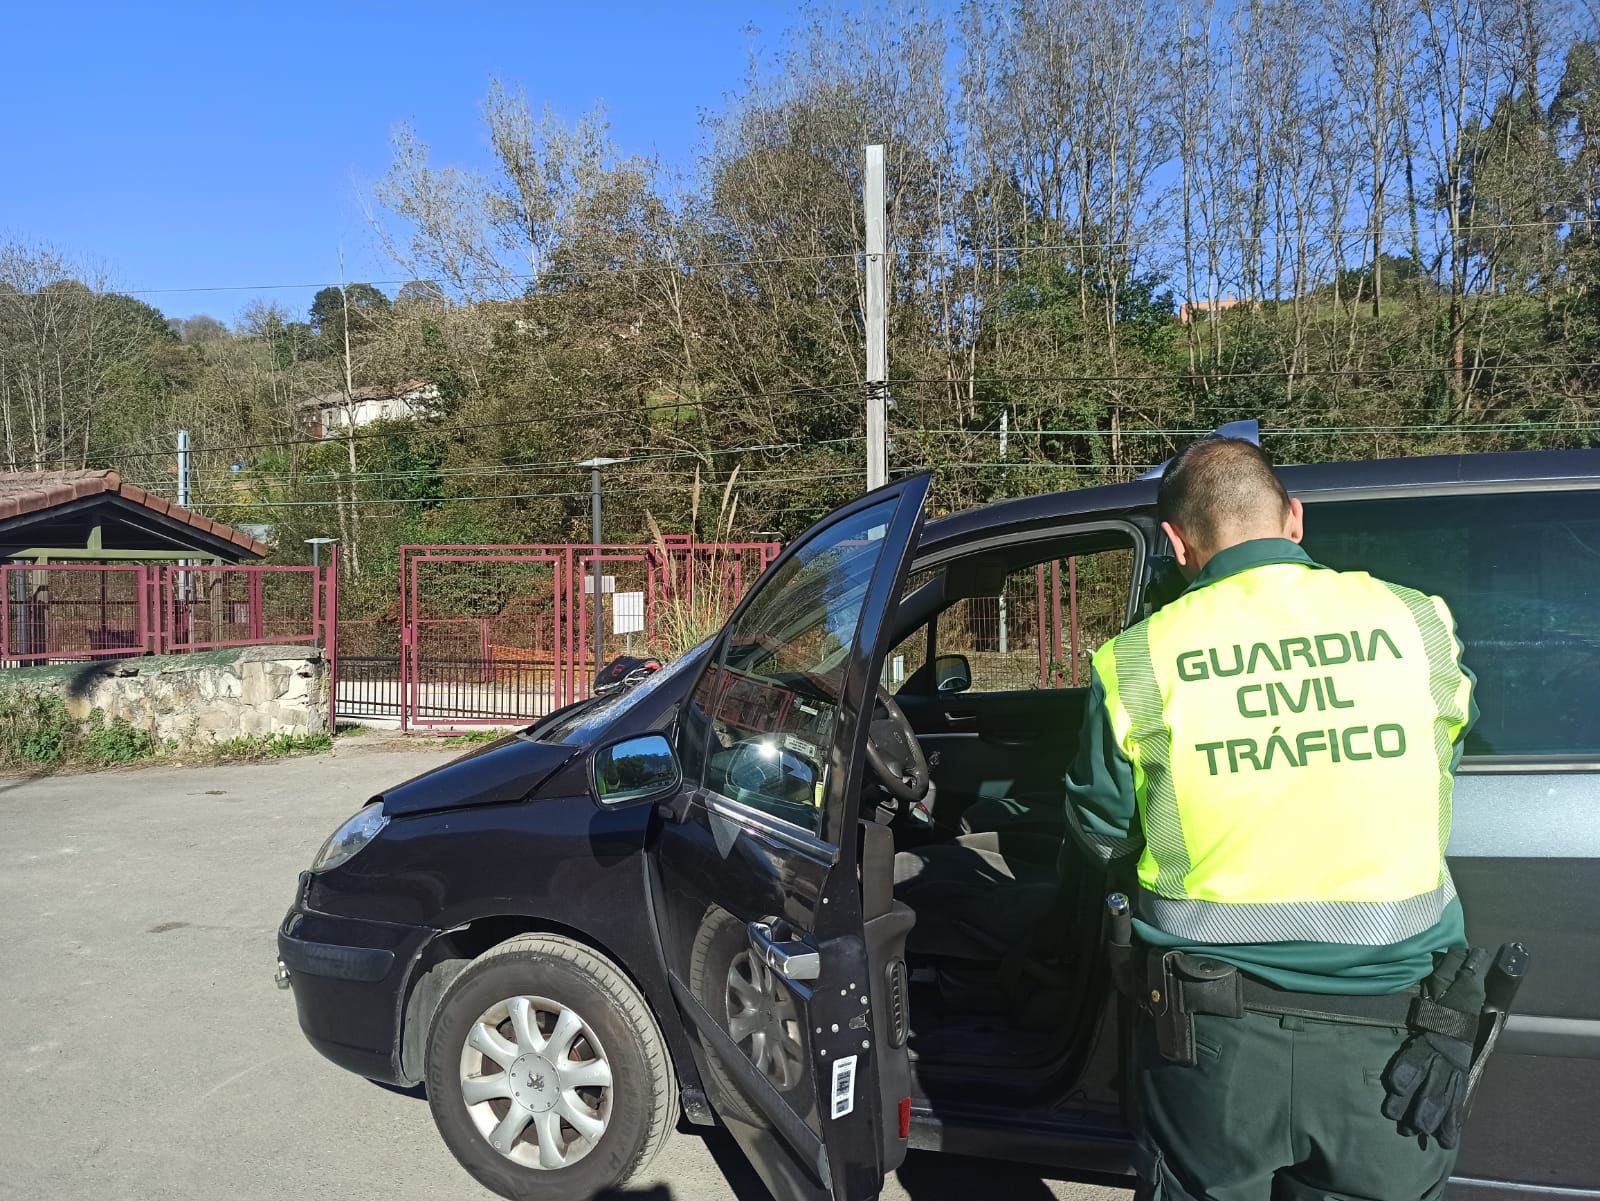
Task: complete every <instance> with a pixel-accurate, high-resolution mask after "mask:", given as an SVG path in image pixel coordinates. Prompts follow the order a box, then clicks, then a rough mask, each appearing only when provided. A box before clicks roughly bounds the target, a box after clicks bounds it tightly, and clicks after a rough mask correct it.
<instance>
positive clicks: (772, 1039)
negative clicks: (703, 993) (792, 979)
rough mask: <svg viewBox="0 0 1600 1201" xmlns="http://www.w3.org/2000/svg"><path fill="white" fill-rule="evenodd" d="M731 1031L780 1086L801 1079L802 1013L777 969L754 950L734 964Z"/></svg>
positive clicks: (742, 954)
mask: <svg viewBox="0 0 1600 1201" xmlns="http://www.w3.org/2000/svg"><path fill="white" fill-rule="evenodd" d="M728 1035H729V1037H731V1038H732V1039H733V1041H734V1042H736V1043H738V1044H739V1046H740V1048H741V1049H742V1050H743V1051H744V1053H745V1054H746V1055H748V1056H749V1057H750V1059H751V1061H752V1062H753V1063H754V1064H755V1065H756V1067H757V1068H758V1069H760V1071H761V1073H762V1074H763V1075H765V1076H766V1077H767V1079H768V1080H771V1081H772V1083H773V1084H775V1085H776V1086H777V1087H778V1088H780V1089H785V1090H787V1089H791V1088H793V1087H794V1086H795V1085H796V1084H798V1083H799V1082H800V1075H801V1065H802V1063H803V1062H804V1058H803V1052H802V1051H801V1048H800V1014H799V1011H798V1010H797V1009H796V1008H795V1004H794V998H793V997H792V996H790V995H789V990H788V989H787V988H785V987H784V986H783V984H782V983H781V982H780V981H779V980H778V978H777V977H776V976H774V975H773V973H772V970H771V969H770V968H768V967H767V965H766V964H764V963H762V962H761V961H760V960H759V959H757V958H756V957H755V956H754V955H751V954H750V953H749V952H748V951H741V952H740V953H739V954H738V955H735V956H734V958H733V963H732V964H730V965H729V967H728Z"/></svg>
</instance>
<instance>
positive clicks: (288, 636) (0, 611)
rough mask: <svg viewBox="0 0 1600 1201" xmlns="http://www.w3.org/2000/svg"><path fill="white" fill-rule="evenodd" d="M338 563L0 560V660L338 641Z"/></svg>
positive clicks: (16, 661) (21, 661)
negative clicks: (230, 564)
mask: <svg viewBox="0 0 1600 1201" xmlns="http://www.w3.org/2000/svg"><path fill="white" fill-rule="evenodd" d="M337 592H338V583H337V569H336V567H335V565H334V563H332V562H330V563H329V565H328V566H326V567H267V566H262V565H258V564H252V565H249V566H241V567H215V566H205V567H198V566H189V565H180V564H172V565H164V564H162V565H150V566H145V565H143V564H121V563H117V564H109V563H51V564H45V565H40V564H34V563H5V564H0V666H19V665H22V664H32V663H65V662H73V661H77V660H84V659H118V658H126V657H127V656H130V655H157V654H165V653H178V652H184V651H195V650H208V649H212V648H219V647H234V646H259V645H263V644H269V643H280V642H281V643H306V644H314V645H317V646H321V647H325V648H332V647H334V646H335V644H336V638H335V632H334V624H335V623H334V620H333V615H334V612H335V607H336V605H337Z"/></svg>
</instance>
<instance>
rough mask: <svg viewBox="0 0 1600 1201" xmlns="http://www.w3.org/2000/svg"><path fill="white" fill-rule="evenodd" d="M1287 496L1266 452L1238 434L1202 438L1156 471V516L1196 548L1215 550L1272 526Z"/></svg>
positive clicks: (1284, 512)
mask: <svg viewBox="0 0 1600 1201" xmlns="http://www.w3.org/2000/svg"><path fill="white" fill-rule="evenodd" d="M1288 512H1289V494H1288V493H1287V492H1286V491H1284V487H1283V483H1282V481H1280V480H1279V479H1278V474H1277V472H1275V471H1274V470H1273V469H1272V460H1271V459H1270V458H1269V457H1268V456H1267V452H1266V451H1264V450H1262V449H1261V448H1260V447H1259V446H1257V445H1256V444H1255V443H1254V442H1246V441H1245V440H1244V439H1242V438H1202V439H1201V440H1200V441H1198V442H1191V443H1189V445H1188V446H1185V447H1184V448H1183V449H1182V450H1180V451H1179V452H1178V453H1177V454H1176V455H1175V456H1173V458H1172V461H1171V462H1169V463H1168V464H1167V467H1166V470H1165V471H1163V472H1162V473H1161V486H1160V488H1158V489H1157V491H1156V514H1157V516H1158V517H1159V518H1160V519H1161V520H1162V521H1170V522H1171V523H1172V524H1173V525H1175V526H1177V527H1178V529H1180V530H1182V531H1183V533H1184V535H1185V536H1186V538H1188V539H1189V540H1192V541H1193V542H1194V543H1195V544H1196V545H1197V546H1198V547H1199V548H1200V549H1201V550H1204V551H1207V552H1215V551H1218V550H1222V549H1223V548H1224V547H1227V546H1231V545H1233V544H1234V543H1235V542H1241V541H1244V539H1245V537H1248V536H1252V535H1254V534H1256V532H1257V531H1259V530H1261V529H1263V528H1267V527H1271V526H1276V525H1278V524H1279V523H1281V522H1282V521H1283V519H1284V518H1285V517H1286V516H1287V515H1288Z"/></svg>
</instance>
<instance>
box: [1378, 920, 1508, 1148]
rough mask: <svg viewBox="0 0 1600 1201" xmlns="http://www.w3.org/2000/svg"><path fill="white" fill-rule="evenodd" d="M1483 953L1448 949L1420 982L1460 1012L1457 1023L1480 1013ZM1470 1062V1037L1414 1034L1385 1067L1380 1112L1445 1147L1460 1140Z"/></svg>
mask: <svg viewBox="0 0 1600 1201" xmlns="http://www.w3.org/2000/svg"><path fill="white" fill-rule="evenodd" d="M1487 958H1488V955H1487V953H1486V952H1484V951H1482V950H1479V949H1478V948H1473V949H1472V950H1470V951H1469V950H1467V949H1466V948H1456V949H1453V950H1450V951H1446V952H1445V953H1444V954H1443V955H1442V956H1441V957H1440V959H1439V963H1438V965H1437V966H1436V967H1435V968H1434V972H1433V975H1431V976H1429V977H1428V979H1427V980H1425V981H1423V985H1422V995H1423V996H1424V997H1425V998H1427V1000H1429V1001H1431V1002H1434V1003H1436V1004H1437V1005H1438V1006H1439V1007H1442V1008H1443V1009H1445V1010H1453V1011H1454V1012H1455V1013H1457V1014H1460V1015H1462V1017H1463V1020H1461V1021H1460V1022H1459V1023H1458V1025H1459V1026H1461V1027H1463V1028H1467V1029H1470V1028H1474V1027H1475V1025H1476V1022H1477V1019H1478V1015H1479V1014H1481V1013H1482V1012H1483V975H1482V968H1483V965H1484V961H1485V960H1486V959H1487ZM1471 1067H1472V1040H1471V1039H1469V1038H1468V1039H1464V1038H1457V1037H1455V1036H1454V1035H1452V1034H1446V1033H1443V1032H1441V1031H1438V1030H1421V1031H1419V1032H1418V1033H1416V1034H1414V1035H1412V1036H1411V1037H1410V1038H1408V1039H1407V1040H1406V1041H1405V1044H1404V1045H1403V1046H1401V1048H1400V1050H1399V1051H1398V1052H1396V1054H1395V1057H1394V1058H1393V1059H1391V1060H1390V1061H1389V1066H1388V1067H1386V1068H1385V1069H1384V1071H1383V1086H1384V1088H1385V1089H1386V1090H1387V1093H1388V1095H1387V1096H1385V1097H1384V1099H1383V1116H1384V1117H1386V1118H1390V1119H1393V1121H1394V1122H1395V1123H1396V1124H1397V1125H1398V1126H1399V1128H1400V1133H1401V1134H1405V1135H1432V1136H1433V1137H1434V1138H1435V1139H1437V1140H1438V1142H1439V1145H1440V1146H1441V1147H1444V1148H1446V1149H1449V1148H1452V1147H1454V1146H1455V1145H1456V1144H1457V1143H1458V1142H1459V1141H1460V1139H1461V1119H1462V1116H1463V1113H1464V1111H1465V1109H1466V1104H1467V1076H1468V1072H1469V1071H1470V1069H1471Z"/></svg>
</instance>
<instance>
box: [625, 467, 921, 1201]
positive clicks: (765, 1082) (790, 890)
mask: <svg viewBox="0 0 1600 1201" xmlns="http://www.w3.org/2000/svg"><path fill="white" fill-rule="evenodd" d="M927 491H928V479H927V477H926V476H919V477H917V478H915V479H909V480H904V481H901V482H899V483H896V484H893V485H890V486H889V487H886V488H881V489H879V490H877V491H875V492H872V493H869V494H868V495H866V496H864V497H862V498H861V499H860V500H857V501H855V502H853V503H851V504H849V505H847V506H845V507H844V508H842V509H839V510H837V511H836V512H834V513H832V514H830V515H829V516H828V517H827V518H825V519H824V520H822V521H821V522H819V523H818V524H817V525H816V526H814V527H812V528H811V529H810V530H808V531H807V532H806V533H805V534H804V535H803V536H802V537H801V538H799V539H798V540H796V541H795V542H794V543H792V544H791V545H790V546H789V548H788V549H787V550H786V551H785V552H784V553H783V555H782V556H780V557H779V559H778V560H777V561H776V562H775V563H774V564H773V567H772V568H771V570H770V571H768V572H767V574H766V575H764V576H763V577H762V579H761V581H760V583H759V584H758V585H757V586H756V587H755V588H754V589H753V590H752V592H751V593H750V594H749V595H748V596H747V597H746V598H745V599H744V601H743V602H742V603H741V604H740V606H739V608H738V609H737V610H736V611H735V613H734V615H733V617H732V618H731V619H730V620H729V622H728V625H727V626H726V627H725V628H724V630H723V632H722V634H721V635H720V636H719V639H718V642H717V645H716V646H715V648H714V650H713V654H712V656H711V658H710V659H709V660H708V662H707V665H706V667H705V668H704V669H703V671H702V675H701V677H700V679H699V681H698V683H697V684H696V686H695V688H694V690H693V692H692V694H691V696H690V698H689V699H688V700H687V701H686V703H685V706H684V712H683V713H682V714H681V715H680V716H679V719H678V729H677V733H676V752H677V755H678V758H679V760H680V764H681V766H682V769H683V775H684V783H683V787H682V789H681V790H680V792H679V793H678V794H677V795H676V796H675V797H673V798H672V799H671V800H670V801H668V802H664V803H663V805H662V806H661V813H660V821H659V823H658V827H657V830H656V832H655V836H654V839H653V845H652V848H651V855H650V859H651V871H652V889H653V897H654V908H655V917H656V920H657V923H658V926H659V929H660V932H661V943H662V951H663V953H664V956H665V959H666V965H667V969H668V974H669V977H670V979H671V984H672V989H673V994H674V998H675V1000H676V1001H677V1004H678V1007H679V1009H680V1010H681V1011H682V1014H683V1017H684V1024H685V1027H686V1029H687V1030H688V1033H689V1036H690V1039H691V1043H692V1045H693V1047H694V1050H695V1055H696V1059H697V1061H698V1066H699V1069H700V1075H701V1078H702V1080H704V1081H705V1084H706V1089H707V1093H708V1095H709V1099H710V1101H711V1104H712V1106H713V1108H714V1109H715V1110H716V1111H717V1114H718V1115H719V1116H720V1117H721V1119H722V1120H723V1122H724V1123H725V1124H726V1125H727V1127H728V1128H729V1130H731V1131H732V1133H733V1135H734V1137H735V1138H736V1139H737V1140H738V1143H739V1145H740V1146H741V1147H742V1148H743V1150H744V1151H745V1153H746V1154H747V1155H748V1156H749V1158H750V1161H751V1163H752V1164H753V1166H754V1167H755V1169H756V1171H757V1172H758V1173H759V1174H760V1175H761V1177H762V1179H763V1180H764V1181H765V1182H766V1184H767V1187H768V1188H769V1189H771V1191H772V1193H773V1195H774V1196H775V1197H777V1198H778V1201H814V1199H820V1198H833V1199H834V1201H867V1199H868V1198H872V1197H876V1196H877V1195H878V1191H879V1188H880V1187H881V1185H882V1182H883V1177H884V1173H885V1172H886V1171H890V1170H892V1169H893V1168H894V1167H896V1166H898V1164H899V1162H900V1160H901V1158H903V1156H904V1154H905V1135H904V1123H905V1120H906V1117H908V1116H909V1099H908V1098H907V1101H906V1103H904V1104H903V1103H902V1098H904V1097H906V1094H907V1092H908V1087H907V1082H908V1079H909V1067H908V1056H907V1053H906V1048H905V1039H906V1020H905V1019H906V1008H905V1007H906V992H905V984H904V945H905V935H906V932H907V931H908V930H909V929H910V927H911V923H912V920H913V919H912V917H911V914H910V911H909V910H908V909H906V908H905V907H904V906H897V905H896V904H895V903H894V902H893V900H892V899H891V878H892V864H893V849H892V845H891V844H890V843H889V841H888V831H887V830H886V829H884V828H883V827H880V826H876V825H874V824H872V823H871V822H864V821H863V820H862V816H861V812H860V810H861V792H862V772H863V770H864V767H863V764H864V757H863V754H862V748H863V746H864V745H865V741H866V736H867V729H868V723H869V722H870V720H871V718H872V708H873V703H874V695H875V689H876V684H877V680H876V672H875V671H874V664H875V662H876V661H877V658H878V656H879V655H880V654H881V653H882V652H883V650H884V649H885V648H883V647H880V646H879V643H880V641H881V640H882V638H883V636H884V626H885V617H886V615H887V613H888V611H889V609H890V607H891V606H892V605H893V604H894V602H895V598H896V596H897V594H898V591H899V588H900V585H901V581H902V577H903V575H904V572H905V568H906V561H907V559H908V557H909V554H910V551H911V548H912V547H913V546H914V545H915V543H916V538H917V534H918V531H919V530H920V528H921V523H922V505H923V501H924V499H925V498H926V496H927ZM864 857H865V862H864ZM863 880H866V881H868V884H867V886H866V889H865V895H864V891H863V884H862V881H863Z"/></svg>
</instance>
